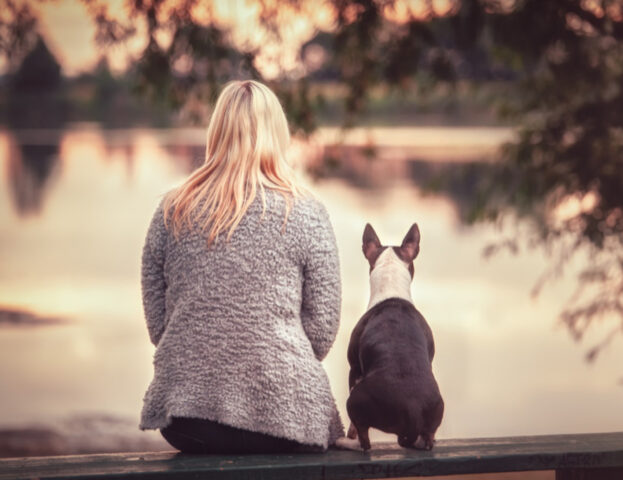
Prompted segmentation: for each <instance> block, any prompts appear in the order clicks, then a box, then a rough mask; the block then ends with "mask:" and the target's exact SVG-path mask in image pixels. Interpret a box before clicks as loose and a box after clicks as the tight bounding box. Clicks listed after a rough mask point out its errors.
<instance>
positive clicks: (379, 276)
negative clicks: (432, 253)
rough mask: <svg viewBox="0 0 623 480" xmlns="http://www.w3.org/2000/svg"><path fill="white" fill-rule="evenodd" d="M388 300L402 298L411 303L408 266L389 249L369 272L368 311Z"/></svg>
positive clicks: (380, 256)
mask: <svg viewBox="0 0 623 480" xmlns="http://www.w3.org/2000/svg"><path fill="white" fill-rule="evenodd" d="M388 298H402V299H404V300H408V301H409V302H412V303H413V300H412V298H411V274H410V273H409V265H408V264H407V263H405V262H403V261H402V260H400V258H398V255H396V252H394V249H393V248H391V247H389V248H386V249H385V250H384V251H383V253H381V254H380V255H379V258H377V259H376V262H375V264H374V268H373V269H372V272H370V303H369V304H368V310H370V309H371V308H372V307H373V306H374V305H376V304H377V303H380V302H382V301H383V300H387V299H388Z"/></svg>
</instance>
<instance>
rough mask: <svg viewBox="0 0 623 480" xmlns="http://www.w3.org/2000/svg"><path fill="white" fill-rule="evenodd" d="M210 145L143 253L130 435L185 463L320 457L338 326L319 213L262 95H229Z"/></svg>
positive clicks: (327, 427)
mask: <svg viewBox="0 0 623 480" xmlns="http://www.w3.org/2000/svg"><path fill="white" fill-rule="evenodd" d="M207 133H208V135H207V137H208V138H207V147H206V160H205V163H204V164H203V166H201V167H200V168H199V169H197V170H196V171H195V172H194V173H192V174H191V175H190V177H189V178H188V179H187V180H186V181H185V182H184V184H183V185H182V186H181V187H179V188H177V189H175V190H173V191H172V192H170V193H169V194H168V195H167V196H166V197H165V199H164V201H163V202H162V203H161V204H160V206H159V207H158V209H157V211H156V213H155V215H154V217H153V219H152V222H151V225H150V227H149V230H148V233H147V238H146V241H145V246H144V249H143V259H142V262H143V263H142V289H143V306H144V311H145V317H146V320H147V327H148V331H149V335H150V338H151V341H152V342H153V343H154V345H156V353H155V355H154V379H153V381H152V383H151V384H150V386H149V389H148V390H147V393H146V394H145V399H144V405H143V411H142V415H141V425H140V427H141V429H160V431H161V433H162V435H163V436H164V438H165V439H166V440H167V441H168V442H169V443H170V444H171V445H172V446H173V447H175V448H177V449H179V450H181V451H183V452H192V453H272V452H296V451H319V450H320V451H322V450H324V449H326V448H327V447H328V445H330V444H332V443H333V442H334V441H335V439H336V438H338V437H339V436H341V435H343V427H342V423H341V421H340V418H339V415H338V412H337V409H336V407H335V401H334V399H333V396H332V393H331V389H330V386H329V381H328V378H327V375H326V373H325V371H324V369H323V367H322V365H321V363H320V362H321V360H322V359H323V358H324V357H325V356H326V354H327V353H328V351H329V348H330V347H331V345H332V343H333V340H334V339H335V335H336V333H337V328H338V323H339V313H340V279H339V264H338V255H337V248H336V245H335V238H334V235H333V230H332V227H331V225H330V223H329V218H328V215H327V212H326V210H325V209H324V207H323V206H322V205H321V204H320V203H319V202H318V201H316V200H315V199H313V198H312V197H311V196H309V195H308V194H306V193H304V192H303V190H302V189H301V187H300V186H299V185H298V184H297V181H296V180H295V177H294V174H293V171H292V170H291V168H290V166H289V165H288V163H287V161H286V148H287V146H288V142H289V132H288V126H287V122H286V118H285V115H284V113H283V110H282V108H281V105H280V104H279V101H278V100H277V97H276V96H275V95H274V93H273V92H272V91H270V90H269V89H268V88H267V87H266V86H264V85H262V84H261V83H258V82H255V81H244V82H232V83H230V84H228V85H227V86H226V87H225V89H224V90H223V92H222V93H221V95H220V97H219V99H218V101H217V103H216V107H215V109H214V112H213V115H212V118H211V121H210V124H209V126H208V132H207Z"/></svg>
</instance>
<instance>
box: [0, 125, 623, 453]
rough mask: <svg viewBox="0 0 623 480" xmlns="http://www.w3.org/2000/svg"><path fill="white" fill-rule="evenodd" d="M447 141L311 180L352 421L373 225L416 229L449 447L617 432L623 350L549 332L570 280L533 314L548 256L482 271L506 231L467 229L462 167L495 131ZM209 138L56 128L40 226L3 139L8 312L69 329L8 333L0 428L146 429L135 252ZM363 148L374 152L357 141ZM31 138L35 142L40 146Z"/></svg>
mask: <svg viewBox="0 0 623 480" xmlns="http://www.w3.org/2000/svg"><path fill="white" fill-rule="evenodd" d="M438 130H439V131H437V132H436V133H435V132H431V131H428V132H426V134H425V135H423V134H422V132H421V131H419V130H418V129H414V131H413V132H411V134H410V135H407V134H406V133H405V132H404V131H402V132H398V133H397V134H396V135H395V136H393V137H392V135H393V133H392V132H391V131H385V132H382V137H383V138H384V140H383V141H378V139H377V141H376V146H375V148H376V150H377V153H378V155H377V156H376V157H375V158H372V157H370V158H364V159H363V160H360V159H358V158H359V157H358V155H364V156H365V153H362V152H361V151H357V150H356V149H351V151H350V157H349V156H348V155H347V154H346V153H345V152H348V149H346V150H342V151H338V152H337V154H340V155H343V158H345V161H344V162H343V163H340V165H339V168H338V169H336V170H335V171H334V172H333V173H332V174H331V175H330V176H327V174H328V173H331V172H328V173H327V172H325V173H324V175H325V176H324V177H322V178H321V179H320V180H318V181H316V182H313V181H311V180H310V184H311V188H312V189H313V190H314V191H315V192H316V194H317V195H318V196H319V197H320V198H321V200H322V201H323V202H324V203H325V204H326V205H327V208H328V210H329V213H330V215H331V218H332V221H333V223H334V226H335V231H336V237H337V240H338V246H339V249H340V258H341V269H342V278H343V283H344V288H343V292H344V293H343V309H342V323H341V326H340V330H339V333H338V337H337V339H336V343H335V346H334V348H333V350H332V351H331V353H330V354H329V356H328V358H327V360H326V362H325V365H326V368H327V370H328V372H329V377H330V380H331V385H332V388H333V390H334V393H335V395H336V399H337V401H338V405H339V407H340V410H341V412H342V414H343V415H345V408H344V405H345V401H346V398H347V395H348V392H347V380H346V378H347V363H346V347H347V345H348V339H349V336H350V331H351V329H352V328H353V326H354V325H355V323H356V321H357V319H358V318H359V316H360V315H361V314H362V313H363V311H364V309H365V307H366V304H367V301H368V299H367V295H368V279H367V268H366V262H365V260H364V259H363V257H362V255H361V250H360V242H361V232H362V229H363V226H364V225H365V223H366V222H371V223H372V224H373V225H374V226H375V229H376V230H377V232H378V233H379V235H380V237H381V238H382V239H383V240H386V241H387V242H394V243H395V242H399V241H400V240H401V238H402V237H401V236H402V234H403V233H404V229H405V225H410V224H411V223H412V222H413V221H417V222H418V224H419V225H420V230H421V232H422V250H421V254H420V256H419V258H418V259H417V261H416V265H415V268H416V273H415V280H414V285H413V297H414V300H415V302H416V305H417V306H418V308H419V309H420V310H421V311H422V312H423V313H424V315H425V316H426V317H427V319H428V321H429V323H430V324H431V326H432V328H433V330H434V332H435V338H436V343H437V354H436V358H435V362H434V369H435V375H436V377H437V379H438V381H439V383H440V386H441V389H442V392H443V394H444V397H445V400H446V416H445V419H444V423H443V424H442V427H441V429H440V431H439V436H440V437H446V438H447V437H476V436H496V435H521V434H554V433H572V432H589V431H611V430H621V429H623V418H622V417H621V416H620V415H619V411H620V405H621V402H623V389H621V388H620V387H619V386H618V385H617V384H616V379H617V378H618V376H619V375H620V365H621V364H623V351H622V349H618V350H617V349H615V348H611V349H609V350H607V351H606V352H604V354H603V356H601V357H600V358H599V359H598V360H597V362H596V363H595V364H594V365H587V364H586V363H585V362H584V361H583V358H582V355H581V350H580V349H578V348H577V346H576V344H574V343H573V341H572V340H571V339H570V338H569V337H568V335H567V333H566V331H565V330H564V328H562V327H561V328H559V329H557V328H555V325H556V323H555V320H554V319H555V318H556V315H557V313H558V312H559V311H560V309H561V303H560V302H561V299H563V298H567V296H568V294H569V292H570V291H571V289H572V288H573V286H574V279H573V277H572V276H571V277H570V278H569V279H563V280H562V281H561V282H559V283H557V284H556V285H554V286H552V287H550V288H549V289H548V290H547V291H546V292H545V293H544V295H542V296H541V297H540V298H539V299H538V301H530V297H529V290H530V287H531V286H532V284H533V282H534V280H535V272H538V271H540V269H541V268H542V265H543V263H544V262H545V261H546V259H545V258H544V257H543V256H542V254H541V253H539V252H527V253H525V254H524V255H522V256H521V257H519V258H511V257H504V256H501V257H498V258H496V259H494V260H493V261H489V262H487V261H484V260H483V258H482V255H481V252H482V248H483V246H484V245H485V244H487V243H488V241H490V240H493V239H495V238H497V232H496V231H495V230H494V229H493V228H491V227H489V226H477V227H469V228H467V227H465V226H464V225H462V223H461V221H460V219H459V213H460V208H461V204H462V198H464V195H468V194H469V191H470V185H471V183H470V182H474V181H476V180H477V177H478V173H477V172H476V173H470V170H469V168H468V167H466V166H465V159H466V158H469V159H471V160H475V159H478V158H485V159H486V157H487V154H488V153H487V152H488V151H489V150H488V149H490V146H491V145H490V144H491V143H496V142H499V140H500V138H501V137H502V136H503V135H500V134H496V132H491V131H486V130H485V131H472V132H457V131H454V132H453V131H448V129H438ZM48 133H49V132H48ZM321 133H322V135H328V134H327V132H321ZM377 133H378V132H377ZM407 133H408V132H407ZM433 134H435V135H436V138H437V142H438V144H439V145H440V147H439V148H438V149H435V148H434V142H433V141H432V135H433ZM204 135H205V134H204V132H203V131H201V130H179V131H171V130H165V131H150V130H123V131H121V130H119V131H114V130H107V131H100V130H99V129H97V127H96V126H93V125H91V126H81V127H79V128H73V129H70V130H67V131H65V132H62V136H61V137H60V139H59V142H58V143H57V151H56V153H55V154H54V155H51V156H50V157H42V158H52V157H55V158H57V160H56V162H57V163H54V162H52V166H51V167H50V166H48V165H43V166H41V167H40V166H36V167H32V170H30V171H29V172H30V173H29V175H31V176H34V178H46V180H43V181H41V182H35V181H32V183H33V185H38V186H39V187H40V190H39V191H40V197H39V198H40V202H41V203H40V205H41V206H43V207H44V208H41V210H40V215H39V216H36V217H34V216H29V215H26V216H24V215H23V213H20V212H21V210H20V209H19V207H18V206H17V203H16V202H15V200H14V199H13V195H14V194H13V191H12V189H13V188H14V184H15V183H16V182H17V180H16V179H17V178H21V177H16V176H15V174H14V173H13V171H14V170H12V169H14V168H15V167H13V166H11V165H12V162H14V161H15V160H12V157H11V155H10V153H9V152H10V151H11V149H10V148H7V145H9V144H10V142H11V141H14V139H15V138H20V139H22V140H23V139H24V138H25V137H24V132H17V134H12V135H9V134H8V133H7V132H0V185H1V186H2V187H1V188H0V258H1V262H0V305H2V306H4V307H3V308H6V309H20V310H26V311H30V312H38V313H39V314H40V315H41V316H44V317H54V318H70V319H71V320H72V321H71V322H69V323H65V324H63V325H59V326H51V327H49V328H28V329H24V328H13V327H9V326H5V327H3V328H2V329H0V381H1V382H2V388H3V395H2V396H0V429H2V431H4V432H6V431H7V429H9V428H17V429H23V427H24V426H32V425H35V426H37V425H38V426H39V427H37V428H44V429H45V428H48V426H49V424H50V422H59V421H62V419H65V418H67V417H68V416H70V417H71V416H74V415H77V414H79V415H80V416H81V417H80V418H93V417H96V418H97V417H98V416H101V415H102V413H105V414H106V415H112V416H114V417H115V418H118V419H120V420H119V421H121V422H122V423H123V424H124V425H132V424H133V425H136V424H137V423H138V414H139V411H140V406H141V401H142V397H143V394H144V392H145V389H146V387H147V384H148V383H149V381H150V380H151V376H152V365H151V359H152V355H153V348H152V346H151V344H150V343H149V340H148V337H147V333H146V329H145V325H144V320H143V317H142V307H141V300H140V286H139V271H140V253H141V248H142V243H143V239H144V235H145V232H146V229H147V225H148V222H149V220H150V218H151V215H152V213H153V210H154V208H155V206H156V205H157V203H158V201H159V199H160V197H161V195H162V194H163V193H164V192H166V191H167V190H168V189H170V188H171V187H172V186H174V185H176V184H178V183H179V182H180V181H181V180H182V179H183V178H184V177H185V176H186V175H187V173H188V172H189V171H190V170H191V169H192V168H194V166H196V165H197V162H199V163H200V162H201V161H202V159H203V148H204V147H203V141H204ZM496 135H497V136H496ZM504 135H506V133H505V134H504ZM456 137H458V138H459V140H457V139H456ZM11 138H12V139H13V140H11ZM474 138H477V139H478V138H479V139H480V141H481V144H479V145H480V146H479V148H476V146H474V145H473V144H471V146H470V147H469V148H466V147H464V146H463V147H462V146H461V145H462V142H464V141H467V140H466V139H470V140H469V141H472V142H473V141H474V140H473V139H474ZM410 139H412V140H410ZM491 139H493V140H491ZM363 140H364V141H368V140H367V137H366V136H365V135H364V136H363ZM325 141H326V139H323V138H320V139H315V140H312V141H311V142H310V143H309V144H306V145H300V144H299V145H295V150H294V154H295V156H298V158H311V159H310V161H311V162H320V161H321V159H323V158H324V157H325V156H326V155H325V154H326V153H327V151H329V152H330V151H331V148H333V147H330V148H325V145H326V143H323V142H325ZM409 141H411V142H412V144H410V143H409ZM487 141H489V144H486V142H487ZM392 142H393V143H392ZM418 142H422V144H423V145H424V146H421V145H420V144H419V143H418ZM427 142H428V143H427ZM26 143H27V144H29V145H35V144H38V143H36V142H34V140H33V138H32V137H31V138H29V140H28V142H26ZM39 143H42V142H39ZM352 143H353V144H355V145H356V144H357V141H353V142H352ZM347 148H350V147H347ZM334 152H335V151H334ZM33 158H34V157H33ZM340 158H342V157H340ZM19 165H20V168H28V167H23V166H21V165H24V164H23V163H22V162H20V163H19ZM480 165H481V167H478V168H486V163H481V164H480ZM61 167H62V168H61ZM38 169H41V170H38ZM340 169H341V170H340ZM462 169H463V170H462ZM33 172H37V173H33ZM38 172H43V173H41V174H40V173H38ZM440 172H455V173H456V174H457V178H459V179H460V181H459V180H456V185H455V187H454V188H453V189H451V191H453V193H452V195H451V196H447V195H428V196H423V195H422V191H421V189H420V188H419V187H417V185H427V184H430V183H431V182H433V181H434V179H435V178H436V177H437V176H438V174H439V173H440ZM460 172H463V173H462V174H460V175H459V173H460ZM463 174H464V175H463ZM21 175H23V173H22V174H21ZM46 175H47V176H46ZM20 181H23V180H20ZM416 184H417V185H416ZM364 187H365V188H364ZM599 334H601V332H598V331H596V332H595V335H596V337H599ZM590 340H591V339H590V338H589V339H587V341H588V342H589V343H590ZM41 425H44V427H41ZM46 425H48V426H46ZM124 428H125V427H124ZM48 429H49V428H48ZM2 431H0V439H2V437H3V435H4V434H3V433H2ZM124 431H125V430H124ZM137 435H139V436H140V435H148V434H143V433H140V432H138V431H137ZM378 437H379V436H378V435H377V436H376V437H373V439H374V438H378ZM152 438H154V437H153V436H152ZM94 448H95V447H94ZM124 448H125V447H124ZM127 448H131V447H127ZM154 448H155V447H154Z"/></svg>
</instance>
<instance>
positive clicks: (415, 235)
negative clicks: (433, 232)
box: [400, 223, 420, 261]
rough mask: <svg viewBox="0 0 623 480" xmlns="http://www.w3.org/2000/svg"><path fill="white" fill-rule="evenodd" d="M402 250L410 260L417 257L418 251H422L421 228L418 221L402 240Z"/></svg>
mask: <svg viewBox="0 0 623 480" xmlns="http://www.w3.org/2000/svg"><path fill="white" fill-rule="evenodd" d="M400 250H401V251H402V253H403V254H404V256H405V257H406V258H407V259H408V261H413V259H414V258H415V257H417V255H418V253H420V229H419V228H418V226H417V223H414V224H413V225H411V228H410V229H409V231H408V232H407V234H406V235H405V238H404V240H403V241H402V245H401V246H400Z"/></svg>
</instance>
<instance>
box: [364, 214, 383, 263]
mask: <svg viewBox="0 0 623 480" xmlns="http://www.w3.org/2000/svg"><path fill="white" fill-rule="evenodd" d="M361 248H362V250H363V254H364V256H365V257H366V258H367V259H368V260H370V259H371V258H373V257H374V254H375V253H376V252H378V250H379V249H380V248H381V241H380V240H379V237H377V235H376V232H375V231H374V228H372V225H370V224H369V223H366V228H365V229H364V230H363V245H362V246H361Z"/></svg>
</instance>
